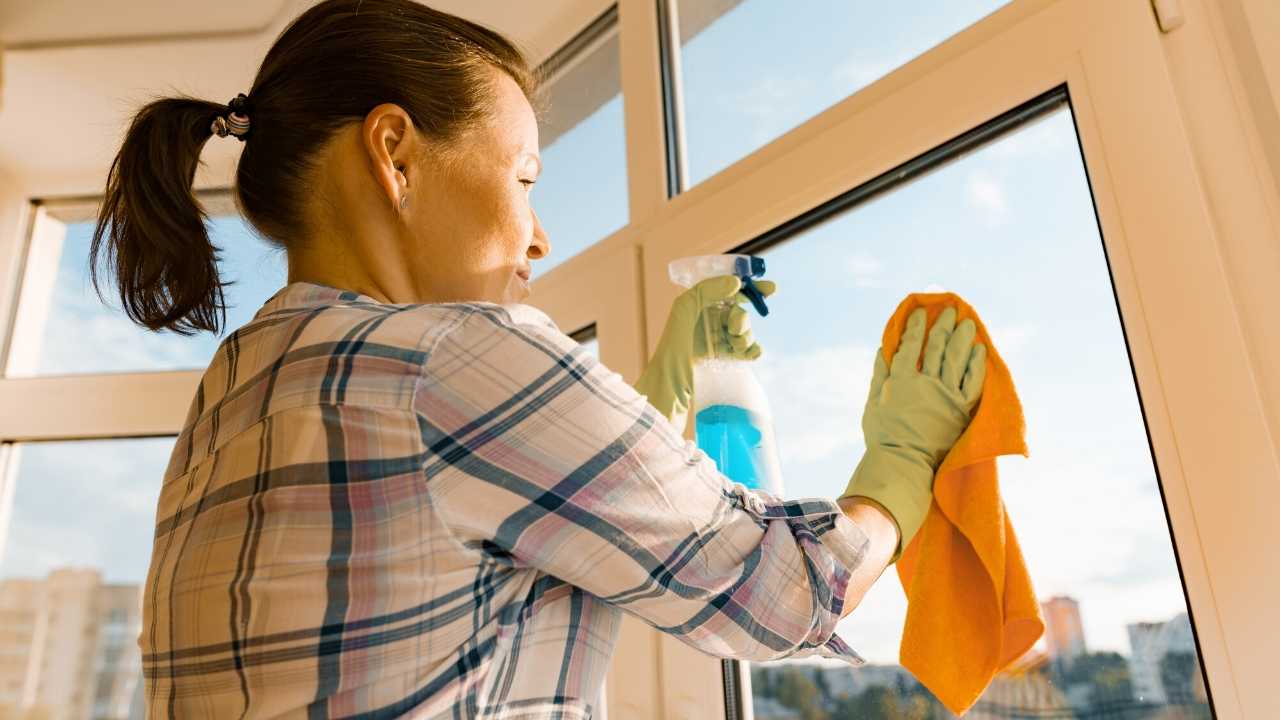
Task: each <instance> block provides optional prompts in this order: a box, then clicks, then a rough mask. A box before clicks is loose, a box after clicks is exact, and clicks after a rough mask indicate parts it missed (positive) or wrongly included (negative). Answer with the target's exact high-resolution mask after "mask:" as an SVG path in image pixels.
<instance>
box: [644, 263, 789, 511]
mask: <svg viewBox="0 0 1280 720" xmlns="http://www.w3.org/2000/svg"><path fill="white" fill-rule="evenodd" d="M667 270H668V272H669V273H670V275H671V280H672V281H673V282H675V283H676V284H677V285H680V286H682V287H686V288H688V287H693V286H694V285H696V284H698V283H699V282H700V281H702V280H706V279H707V278H710V277H715V276H718V275H736V276H738V278H740V279H741V280H742V290H741V292H742V294H743V295H746V296H747V298H748V299H749V300H751V304H752V305H753V306H754V307H755V309H756V311H757V312H758V313H760V315H761V316H765V315H768V314H769V308H768V306H766V305H765V303H764V295H762V294H761V293H760V290H759V289H758V288H757V287H756V286H755V283H754V282H753V279H755V278H760V277H762V276H764V258H758V257H752V256H750V255H700V256H695V257H687V258H681V259H679V260H673V261H672V262H671V264H670V265H669V266H668V268H667ZM733 304H734V303H733V302H732V301H730V300H726V301H724V302H723V303H722V308H721V309H724V310H725V311H727V309H728V308H729V307H731V306H732V305H733ZM703 327H704V328H705V331H706V333H707V336H706V347H707V348H710V352H711V353H712V355H711V357H709V358H708V359H706V360H703V361H702V362H699V363H698V364H697V365H695V366H694V368H693V415H694V423H695V424H694V429H695V432H696V434H697V442H698V447H699V448H701V449H702V451H703V452H705V453H706V454H707V455H708V456H710V457H711V459H712V460H714V461H715V463H716V466H717V467H718V468H719V469H720V472H721V473H724V475H725V476H727V477H728V478H729V479H730V480H733V481H734V482H738V483H742V484H743V485H745V486H747V487H748V488H751V489H752V490H763V491H764V492H766V493H769V494H772V495H776V496H781V495H782V468H781V467H780V465H779V463H778V451H777V444H776V440H775V439H774V434H773V414H772V412H771V411H770V410H769V399H768V397H766V396H765V393H764V387H763V386H761V385H760V380H759V379H758V378H756V375H755V373H754V372H752V371H751V366H750V361H748V360H740V359H736V358H732V357H725V356H722V355H720V354H718V353H717V345H716V343H715V342H713V340H714V334H713V328H712V327H711V326H710V323H705V322H704V323H703Z"/></svg>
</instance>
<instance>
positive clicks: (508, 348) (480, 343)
mask: <svg viewBox="0 0 1280 720" xmlns="http://www.w3.org/2000/svg"><path fill="white" fill-rule="evenodd" d="M457 308H458V313H459V314H458V315H457V316H456V317H455V318H454V319H453V322H451V323H450V324H449V327H448V329H447V330H446V331H444V332H442V333H441V335H440V338H439V339H438V340H437V342H436V343H435V344H433V346H432V347H431V349H430V351H429V352H430V353H431V354H438V355H448V354H449V353H461V354H464V355H466V356H468V357H471V358H473V359H475V360H477V361H479V360H481V359H483V360H484V362H489V363H497V364H508V363H511V362H519V363H521V364H524V365H542V364H545V360H546V359H555V358H559V357H561V356H564V355H566V354H569V353H573V352H574V351H575V350H577V348H578V343H577V341H575V340H574V339H573V338H570V337H569V336H568V335H565V334H564V332H562V331H561V330H560V327H559V326H558V325H556V323H555V321H553V320H552V319H551V318H550V317H549V316H548V315H547V314H546V313H544V312H543V311H541V310H539V309H538V308H536V307H534V306H532V305H524V304H521V303H510V304H503V305H499V304H496V303H487V302H471V303H460V304H458V306H457ZM538 356H542V357H543V358H544V360H543V361H542V362H539V361H538V360H537V358H538Z"/></svg>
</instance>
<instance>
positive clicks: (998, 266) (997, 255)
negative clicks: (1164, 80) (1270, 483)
mask: <svg viewBox="0 0 1280 720" xmlns="http://www.w3.org/2000/svg"><path fill="white" fill-rule="evenodd" d="M764 255H765V256H766V257H767V259H768V266H769V277H771V278H773V279H774V280H776V281H777V282H778V285H779V288H778V292H777V294H776V295H774V296H773V297H772V298H770V303H769V304H770V308H771V312H770V314H769V317H768V318H756V319H754V320H753V323H752V326H753V328H755V334H756V337H757V339H758V340H759V342H760V344H761V346H762V347H763V348H764V355H763V357H762V358H761V359H760V360H759V361H758V365H757V370H758V372H759V376H760V379H761V381H762V382H763V383H764V384H765V386H766V388H767V390H768V393H769V397H770V402H771V403H772V405H773V410H774V422H775V423H776V430H777V437H778V446H779V453H780V454H781V460H782V465H783V473H784V477H785V479H786V487H787V489H788V494H789V495H790V496H792V497H804V496H825V497H835V496H837V495H838V494H839V493H840V492H841V491H842V490H843V489H844V486H845V483H846V481H847V479H848V477H849V474H850V473H851V472H852V470H853V468H854V466H855V465H856V464H857V460H858V458H859V456H860V455H861V453H862V450H863V447H862V433H861V430H860V426H859V422H860V416H861V412H862V407H863V404H864V402H865V400H866V392H867V387H868V385H869V380H870V377H871V366H872V360H873V358H874V353H875V351H876V349H877V347H878V346H879V341H880V337H881V333H882V331H883V329H884V323H885V322H886V320H887V319H888V318H889V316H890V315H891V314H892V313H893V311H894V309H895V308H896V307H897V305H898V303H899V302H900V301H901V300H902V298H903V297H904V296H905V295H907V294H908V293H910V292H916V291H938V290H949V291H953V292H956V293H958V294H959V295H960V296H961V297H963V298H965V299H966V300H968V301H969V302H970V303H971V304H973V306H974V307H975V308H977V309H978V311H979V312H980V313H982V315H983V319H984V321H985V322H986V324H987V327H988V329H989V331H990V333H991V335H992V339H993V341H994V342H995V343H996V346H997V348H998V349H999V351H1000V353H1001V354H1002V356H1003V357H1004V358H1005V360H1006V361H1007V363H1008V365H1009V367H1010V370H1011V372H1012V374H1013V378H1014V381H1015V382H1016V383H1017V387H1018V392H1019V394H1020V396H1021V399H1022V402H1023V404H1024V406H1025V407H1024V410H1025V414H1026V421H1027V443H1028V446H1029V447H1030V450H1031V457H1030V458H1029V459H1028V458H1021V457H1012V458H1009V457H1004V458H1000V459H999V469H1000V475H1001V480H1002V481H1003V482H1002V488H1003V493H1004V498H1005V502H1006V505H1007V507H1008V510H1009V513H1010V517H1011V518H1012V519H1013V523H1014V525H1015V527H1016V528H1017V531H1018V535H1019V539H1020V541H1021V545H1022V549H1023V552H1024V554H1025V557H1026V560H1027V563H1028V567H1029V569H1030V571H1031V575H1032V579H1033V581H1034V584H1035V587H1036V590H1037V592H1038V593H1040V595H1041V601H1042V603H1043V607H1044V611H1045V617H1046V620H1047V625H1048V630H1047V633H1046V637H1045V639H1044V640H1043V641H1042V642H1041V644H1040V645H1039V646H1038V647H1037V648H1036V649H1034V650H1033V651H1032V652H1031V653H1030V654H1029V655H1028V656H1027V657H1025V658H1023V659H1022V660H1021V661H1020V662H1019V663H1018V666H1019V667H1018V670H1020V672H1018V673H1010V674H1007V675H1002V676H1000V677H999V678H997V679H996V681H995V683H994V684H993V685H992V687H991V688H990V689H989V690H988V692H987V693H986V694H985V695H984V696H983V697H982V699H981V700H980V702H979V703H978V705H977V706H976V707H975V708H974V710H972V711H971V712H970V713H969V714H968V715H967V717H971V718H988V717H990V718H1010V717H1063V718H1066V717H1077V718H1098V717H1107V718H1157V717H1159V718H1172V717H1179V718H1201V717H1203V718H1207V717H1209V708H1208V704H1207V701H1206V691H1205V686H1204V678H1203V677H1202V675H1201V671H1200V664H1199V659H1198V657H1197V654H1196V645H1195V642H1194V639H1193V636H1192V632H1191V622H1190V620H1189V619H1188V616H1187V608H1186V604H1185V600H1184V596H1183V589H1182V585H1181V581H1180V578H1179V575H1178V569H1177V566H1176V564H1175V559H1174V554H1173V547H1172V545H1171V542H1170V536H1169V529H1168V526H1167V524H1166V521H1165V515H1164V509H1163V505H1162V502H1161V497H1160V489H1159V486H1158V482H1157V477H1156V471H1155V467H1154V464H1153V461H1152V457H1151V454H1150V451H1149V449H1148V444H1147V434H1146V426H1145V423H1144V419H1143V416H1142V412H1141V409H1140V407H1139V404H1138V398H1137V393H1136V389H1135V387H1134V383H1133V377H1132V374H1131V369H1130V364H1129V357H1128V353H1127V348H1126V346H1125V341H1124V336H1123V334H1122V329H1121V325H1120V318H1119V316H1118V315H1117V312H1116V305H1115V299H1114V294H1113V289H1112V286H1111V281H1110V275H1109V271H1108V266H1107V262H1106V258H1105V256H1104V254H1103V246H1102V241H1101V238H1100V237H1099V235H1098V230H1097V225H1096V224H1095V218H1094V214H1093V206H1092V202H1091V198H1090V195H1089V188H1088V184H1087V182H1086V178H1085V172H1084V167H1083V165H1082V164H1081V161H1080V156H1079V151H1078V147H1077V143H1076V137H1075V130H1074V127H1073V125H1072V119H1071V115H1070V111H1069V110H1068V109H1065V108H1064V109H1060V110H1058V111H1055V112H1053V113H1052V114H1050V115H1047V116H1045V117H1043V118H1042V119H1041V120H1039V121H1038V122H1036V123H1034V124H1032V125H1029V126H1024V127H1023V128H1021V129H1019V130H1017V131H1015V132H1012V133H1010V134H1007V135H1005V136H1003V137H1002V138H1001V139H999V140H998V141H995V142H993V143H991V144H990V145H988V146H986V147H984V148H982V149H981V150H978V151H976V152H973V153H971V154H969V155H966V156H964V157H963V158H961V159H958V160H956V161H954V162H952V163H950V164H947V165H945V166H943V167H941V168H939V169H937V170H936V171H934V172H933V173H931V174H929V175H927V176H925V177H923V178H920V179H918V180H916V181H915V182H914V183H912V184H910V185H908V186H905V187H902V188H899V189H898V190H897V191H895V192H892V193H889V194H887V195H882V196H880V197H878V198H876V199H875V200H874V201H872V202H869V203H867V204H864V205H862V206H860V207H858V208H857V209H855V210H853V211H850V212H847V213H845V214H844V215H842V216H839V217H837V218H836V219H834V220H832V221H830V222H827V223H825V224H823V225H820V226H818V227H816V228H813V229H811V230H809V231H807V232H805V233H803V234H802V235H799V236H797V237H795V238H792V239H791V240H789V241H787V242H785V243H783V244H781V245H778V246H775V247H774V248H773V249H772V250H770V251H768V252H766V253H764ZM905 611H906V601H905V598H904V596H903V593H902V589H901V586H900V584H899V583H898V581H897V578H896V576H895V575H894V574H893V573H892V572H890V573H887V574H886V576H885V577H884V578H882V579H881V581H880V582H879V583H877V584H876V585H875V587H874V588H873V589H872V591H871V592H870V593H869V594H868V595H867V597H866V599H865V600H864V601H863V602H862V604H861V605H860V606H859V607H858V608H857V609H856V610H854V612H853V613H852V614H851V615H850V616H849V617H848V618H846V619H845V621H844V622H842V623H841V625H840V632H841V633H842V634H843V636H844V637H845V638H846V639H847V640H848V641H849V642H850V644H851V645H853V647H854V648H855V649H857V650H859V651H860V652H861V653H862V654H863V655H864V656H865V657H867V658H868V660H869V661H870V663H871V664H870V665H869V666H867V667H864V668H861V669H858V670H850V669H849V668H848V667H845V666H830V665H827V666H822V665H815V664H804V663H801V662H784V663H776V664H765V665H755V666H753V667H752V673H751V675H752V683H753V693H754V701H755V708H756V712H755V717H756V718H757V720H763V719H764V718H778V717H803V718H811V719H812V718H817V719H819V720H821V719H823V718H832V719H834V718H890V717H891V718H926V717H947V716H948V715H946V713H945V712H944V711H943V709H942V707H941V705H939V704H938V703H937V702H936V701H935V700H934V699H933V697H932V696H931V695H930V694H929V693H928V692H927V691H926V690H924V689H923V688H922V687H920V685H919V684H918V683H916V681H915V680H914V679H913V678H912V677H911V676H910V675H909V674H908V673H907V672H906V671H905V670H903V669H902V668H900V667H899V666H897V665H896V660H897V657H898V642H899V639H900V634H901V630H902V625H903V620H904V617H905ZM788 713H791V714H788ZM796 713H798V714H796Z"/></svg>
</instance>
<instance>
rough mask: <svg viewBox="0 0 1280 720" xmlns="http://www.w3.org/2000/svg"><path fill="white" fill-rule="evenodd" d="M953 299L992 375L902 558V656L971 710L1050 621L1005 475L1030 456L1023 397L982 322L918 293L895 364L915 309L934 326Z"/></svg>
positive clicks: (903, 307) (898, 316)
mask: <svg viewBox="0 0 1280 720" xmlns="http://www.w3.org/2000/svg"><path fill="white" fill-rule="evenodd" d="M948 305H954V306H955V307H956V310H957V316H956V322H959V321H961V320H964V319H965V318H971V319H972V320H973V322H974V323H975V324H976V325H977V330H978V333H977V338H976V340H975V342H981V343H983V344H985V345H986V346H987V373H986V380H985V384H984V386H983V389H982V398H981V400H979V402H978V407H977V411H976V413H975V415H974V417H973V420H972V422H970V424H969V427H968V429H966V430H965V432H964V434H963V435H961V436H960V439H959V440H957V441H956V444H955V446H953V447H952V448H951V452H950V453H949V454H948V455H947V456H946V458H945V459H943V461H942V465H941V466H940V467H939V468H938V472H937V474H936V475H935V476H934V486H933V488H934V489H933V504H932V505H931V506H930V507H929V513H928V515H927V516H926V517H925V521H924V525H923V526H922V527H921V528H920V532H919V533H917V534H916V536H915V538H914V539H913V540H912V541H911V543H910V544H909V545H908V546H907V547H906V548H905V549H904V550H903V553H902V557H901V558H899V559H898V578H899V579H900V580H901V581H902V588H903V590H904V591H905V592H906V594H907V621H906V626H905V627H904V628H903V633H902V647H901V649H900V662H901V663H902V666H903V667H905V668H906V669H907V670H909V671H911V673H912V674H913V675H915V676H916V678H917V679H918V680H919V681H920V682H921V683H923V684H924V686H925V687H927V688H929V690H930V691H932V692H933V694H934V695H935V696H937V698H938V699H939V700H941V701H942V703H943V704H944V705H946V706H947V708H948V709H950V710H951V711H952V712H954V713H956V714H961V713H963V712H964V711H966V710H968V709H969V708H970V707H972V706H973V704H974V703H975V702H977V700H978V697H979V696H980V695H982V692H983V691H984V690H986V688H987V685H988V684H990V683H991V679H992V678H993V677H994V676H995V675H996V673H998V672H1000V671H1001V670H1002V669H1004V668H1006V667H1008V666H1009V665H1010V664H1012V663H1013V662H1014V661H1016V660H1018V659H1019V658H1020V657H1022V655H1023V654H1025V653H1026V652H1027V650H1029V649H1030V648H1031V646H1032V645H1034V644H1035V642H1036V640H1038V639H1039V638H1040V635H1041V634H1042V633H1043V632H1044V618H1043V616H1042V615H1041V612H1040V604H1039V602H1037V601H1036V594H1035V591H1034V590H1033V589H1032V588H1031V577H1030V576H1029V575H1028V574H1027V568H1026V563H1025V562H1024V561H1023V559H1022V551H1021V550H1020V549H1019V548H1018V540H1017V538H1016V537H1015V536H1014V534H1013V525H1012V524H1011V523H1010V522H1009V516H1008V514H1007V513H1005V509H1004V502H1003V501H1002V500H1001V498H1000V487H999V484H998V482H997V479H996V457H997V456H999V455H1014V454H1018V455H1023V456H1025V455H1027V443H1026V438H1025V423H1024V421H1023V417H1022V403H1021V402H1020V401H1019V400H1018V394H1017V392H1016V391H1015V390H1014V389H1013V378H1012V377H1010V375H1009V368H1008V367H1006V366H1005V364H1004V360H1002V359H1001V358H1000V353H998V352H997V351H996V347H995V346H994V345H993V344H992V342H991V337H990V336H989V335H988V334H987V329H986V327H985V326H984V325H983V324H982V319H981V318H979V317H978V313H976V312H975V311H974V309H973V308H972V307H970V306H969V304H968V303H966V302H965V301H964V300H962V299H960V297H959V296H957V295H955V294H954V293H914V294H912V295H909V296H907V298H906V299H905V300H903V301H902V303H901V304H900V305H898V309H897V311H896V312H894V314H893V317H891V318H889V324H888V325H887V326H886V327H885V329H884V341H883V344H882V348H883V351H884V356H885V362H887V363H890V364H892V361H893V354H894V352H895V351H896V350H897V347H898V342H899V340H900V339H901V337H902V332H903V330H904V329H905V328H906V324H907V317H908V316H909V315H910V314H911V311H912V310H915V309H916V308H918V307H923V308H924V309H925V311H926V313H927V315H928V322H927V326H928V327H932V326H933V323H934V321H935V320H936V319H937V318H938V315H939V314H941V313H942V310H943V309H944V308H946V307H947V306H948ZM917 367H919V364H918V362H917Z"/></svg>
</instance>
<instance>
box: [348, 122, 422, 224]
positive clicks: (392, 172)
mask: <svg viewBox="0 0 1280 720" xmlns="http://www.w3.org/2000/svg"><path fill="white" fill-rule="evenodd" d="M361 139H362V140H363V141H364V148H365V152H367V153H368V156H369V168H370V169H371V170H372V171H373V177H374V181H375V182H377V183H378V186H379V187H380V188H382V190H383V192H384V193H385V194H386V196H387V202H388V203H389V204H390V207H391V209H392V212H397V211H398V209H399V207H400V198H401V197H402V196H404V194H405V193H407V192H408V191H409V176H410V174H411V173H410V165H411V161H412V160H413V158H414V157H416V155H417V152H418V150H419V148H418V145H419V144H420V140H419V138H418V133H417V132H416V131H415V130H414V127H413V120H412V119H410V117H409V113H407V112H405V111H404V108H402V107H400V106H399V105H395V104H392V103H383V104H382V105H379V106H377V107H375V108H374V109H372V110H370V111H369V114H368V115H366V116H365V118H364V125H363V127H362V128H361Z"/></svg>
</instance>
